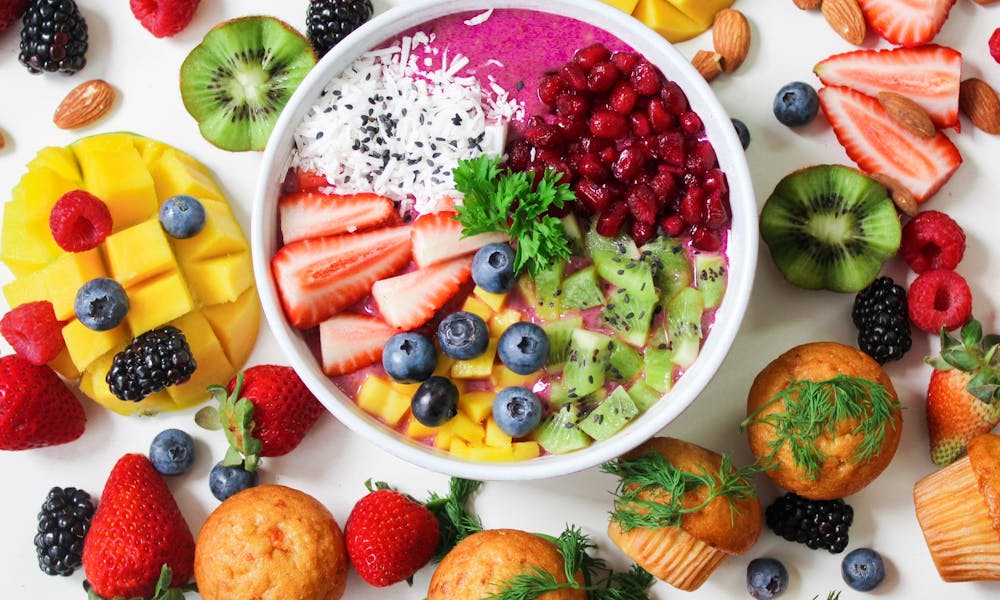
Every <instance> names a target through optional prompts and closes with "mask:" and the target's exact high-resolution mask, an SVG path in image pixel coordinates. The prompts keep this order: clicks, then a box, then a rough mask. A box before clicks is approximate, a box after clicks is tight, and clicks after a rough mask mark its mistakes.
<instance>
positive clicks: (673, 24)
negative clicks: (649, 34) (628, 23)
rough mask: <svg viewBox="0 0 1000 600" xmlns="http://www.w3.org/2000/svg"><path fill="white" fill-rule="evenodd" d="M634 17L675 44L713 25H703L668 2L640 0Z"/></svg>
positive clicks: (699, 0)
mask: <svg viewBox="0 0 1000 600" xmlns="http://www.w3.org/2000/svg"><path fill="white" fill-rule="evenodd" d="M675 1H676V0H675ZM698 2H706V0H698ZM706 3H707V2H706ZM632 16H633V17H635V18H636V19H639V20H640V21H642V22H643V23H645V24H646V25H648V26H649V28H650V29H653V30H655V31H656V32H657V33H659V34H660V35H662V36H663V37H665V38H666V39H667V41H669V42H673V43H677V42H683V41H684V40H689V39H691V38H693V37H695V36H697V35H699V34H700V33H702V32H703V31H705V30H706V29H708V26H709V25H711V22H709V23H708V24H705V25H702V24H701V23H699V22H697V21H695V20H694V19H692V18H691V17H689V16H688V15H686V14H684V13H683V12H681V11H680V10H679V9H677V8H676V7H675V6H674V5H673V4H671V3H670V2H667V0H639V1H638V2H637V3H636V6H635V10H633V11H632Z"/></svg>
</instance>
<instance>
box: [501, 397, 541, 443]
mask: <svg viewBox="0 0 1000 600" xmlns="http://www.w3.org/2000/svg"><path fill="white" fill-rule="evenodd" d="M493 420H494V421H496V423H497V426H498V427H499V428H500V429H501V430H502V431H503V432H504V433H506V434H507V435H509V436H510V437H524V436H526V435H528V434H529V433H531V432H532V431H534V430H535V428H536V427H538V423H539V422H540V421H541V420H542V401H541V400H539V399H538V396H536V395H535V393H534V392H532V391H531V390H529V389H528V388H523V387H518V386H514V387H508V388H504V389H502V390H501V391H500V393H499V394H497V397H496V398H494V399H493Z"/></svg>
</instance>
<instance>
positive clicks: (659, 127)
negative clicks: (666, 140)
mask: <svg viewBox="0 0 1000 600" xmlns="http://www.w3.org/2000/svg"><path fill="white" fill-rule="evenodd" d="M646 113H647V114H648V115H649V124H650V126H652V128H653V131H655V132H656V133H663V132H664V131H666V130H668V129H672V128H673V126H674V124H675V123H676V122H677V119H676V117H674V115H672V114H670V113H669V112H668V111H667V108H666V106H665V105H664V104H663V100H661V99H659V98H653V99H651V100H650V101H649V104H648V105H647V106H646Z"/></svg>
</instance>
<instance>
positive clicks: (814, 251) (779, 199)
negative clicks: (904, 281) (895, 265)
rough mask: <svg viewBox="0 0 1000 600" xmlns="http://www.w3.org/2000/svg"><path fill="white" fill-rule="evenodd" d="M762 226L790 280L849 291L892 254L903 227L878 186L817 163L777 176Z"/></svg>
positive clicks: (856, 288) (861, 284) (875, 273)
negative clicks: (779, 179) (780, 176)
mask: <svg viewBox="0 0 1000 600" xmlns="http://www.w3.org/2000/svg"><path fill="white" fill-rule="evenodd" d="M760 232H761V236H762V237H763V239H764V242H765V243H766V244H767V246H768V248H769V249H770V250H771V258H773V259H774V262H775V263H776V264H777V265H778V269H779V270H780V271H781V273H782V275H784V276H785V279H787V280H788V281H789V282H791V283H793V284H795V285H797V286H799V287H802V288H806V289H827V290H832V291H835V292H851V293H853V292H857V291H859V290H862V289H864V287H865V286H867V285H868V284H869V283H871V282H872V281H874V280H875V278H876V277H878V274H879V272H880V271H881V270H882V265H883V264H885V261H887V260H888V259H889V258H890V257H892V256H893V255H894V254H896V251H897V250H899V242H900V236H901V235H902V228H901V227H900V224H899V217H898V216H897V215H896V208H895V206H894V205H893V203H892V200H890V199H889V193H888V191H887V190H886V189H885V187H883V186H882V185H881V184H879V183H878V182H876V181H875V180H874V179H872V178H870V177H868V176H866V175H864V174H863V173H861V172H859V171H856V170H855V169H851V168H849V167H844V166H841V165H816V166H813V167H808V168H805V169H802V170H800V171H796V172H794V173H792V174H790V175H788V176H786V177H785V178H784V179H782V180H781V181H780V182H778V185H777V187H775V188H774V192H773V193H772V194H771V197H770V198H768V199H767V201H766V202H765V203H764V209H763V211H762V212H761V215H760Z"/></svg>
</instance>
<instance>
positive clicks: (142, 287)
mask: <svg viewBox="0 0 1000 600" xmlns="http://www.w3.org/2000/svg"><path fill="white" fill-rule="evenodd" d="M125 293H127V294H128V302H129V309H128V313H126V314H125V320H126V321H127V322H128V325H129V327H130V328H131V329H132V332H133V333H134V334H135V335H139V334H142V333H144V332H146V331H149V330H150V329H155V328H157V327H159V326H160V325H163V324H165V323H167V322H169V321H172V320H174V319H176V318H177V317H179V316H181V315H183V314H184V313H187V312H190V311H191V310H193V309H194V301H193V300H192V299H191V294H190V293H189V292H188V288H187V286H186V285H184V280H183V279H182V278H181V274H180V273H178V272H177V271H173V272H171V273H167V274H166V275H164V276H162V277H159V278H157V279H154V280H152V281H147V282H145V283H141V284H139V285H137V286H135V287H131V288H127V289H126V290H125ZM205 323H206V325H207V323H208V322H207V321H206V322H205ZM195 358H196V359H197V357H195Z"/></svg>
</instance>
